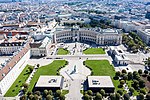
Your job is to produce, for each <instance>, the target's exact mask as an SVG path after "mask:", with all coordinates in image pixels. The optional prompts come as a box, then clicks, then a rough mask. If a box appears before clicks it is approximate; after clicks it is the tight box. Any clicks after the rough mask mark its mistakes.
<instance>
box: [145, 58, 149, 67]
mask: <svg viewBox="0 0 150 100" xmlns="http://www.w3.org/2000/svg"><path fill="white" fill-rule="evenodd" d="M145 65H146V66H147V67H149V68H150V57H148V59H146V61H145Z"/></svg>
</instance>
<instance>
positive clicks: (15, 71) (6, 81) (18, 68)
mask: <svg viewBox="0 0 150 100" xmlns="http://www.w3.org/2000/svg"><path fill="white" fill-rule="evenodd" d="M29 58H30V50H29V51H28V52H27V53H26V54H25V55H24V56H23V57H22V58H21V59H20V60H19V62H17V63H16V65H15V66H14V67H13V68H12V69H11V71H10V72H9V73H8V74H7V75H6V76H5V77H4V78H3V79H2V80H1V81H0V92H1V94H0V95H2V96H3V95H5V93H6V92H7V90H8V89H9V88H10V86H11V85H12V84H13V83H14V81H15V80H16V79H17V77H18V76H19V75H20V73H21V72H22V71H23V69H24V68H25V66H26V65H27V61H28V59H29Z"/></svg>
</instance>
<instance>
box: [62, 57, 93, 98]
mask: <svg viewBox="0 0 150 100" xmlns="http://www.w3.org/2000/svg"><path fill="white" fill-rule="evenodd" d="M68 62H69V64H68V65H67V66H66V67H64V68H63V69H61V70H60V75H62V76H63V77H64V79H65V80H67V81H66V83H65V86H66V85H67V86H68V88H66V87H65V86H64V87H63V89H69V93H68V94H67V95H66V100H81V98H82V94H81V93H80V90H81V89H82V86H81V83H82V82H83V80H86V76H88V75H90V73H91V71H90V70H89V69H88V68H86V67H85V66H84V65H83V60H81V59H80V60H76V59H74V60H68Z"/></svg>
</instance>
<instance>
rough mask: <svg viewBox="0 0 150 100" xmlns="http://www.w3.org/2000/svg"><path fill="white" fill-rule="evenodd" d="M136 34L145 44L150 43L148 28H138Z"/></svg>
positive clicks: (149, 30)
mask: <svg viewBox="0 0 150 100" xmlns="http://www.w3.org/2000/svg"><path fill="white" fill-rule="evenodd" d="M137 34H138V35H139V36H140V38H141V39H142V40H143V41H144V42H145V43H146V44H147V45H150V29H145V30H142V29H139V30H138V31H137Z"/></svg>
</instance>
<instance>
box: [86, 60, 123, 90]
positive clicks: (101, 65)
mask: <svg viewBox="0 0 150 100" xmlns="http://www.w3.org/2000/svg"><path fill="white" fill-rule="evenodd" d="M85 65H86V66H88V67H89V68H91V69H92V72H93V75H95V76H111V79H112V81H113V84H114V86H115V89H116V91H117V90H119V89H121V90H123V89H122V88H118V85H119V84H120V82H119V80H114V79H113V77H114V76H115V69H114V67H113V66H112V65H110V63H109V61H108V60H86V61H85Z"/></svg>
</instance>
